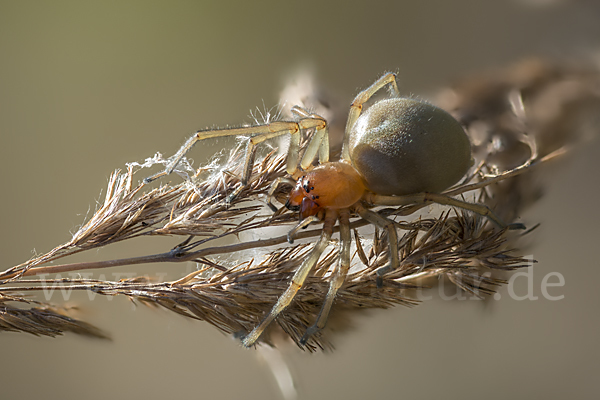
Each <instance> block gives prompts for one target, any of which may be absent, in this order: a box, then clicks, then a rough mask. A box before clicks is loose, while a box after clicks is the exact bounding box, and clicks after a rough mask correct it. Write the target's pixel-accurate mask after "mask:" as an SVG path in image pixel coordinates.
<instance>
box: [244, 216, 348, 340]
mask: <svg viewBox="0 0 600 400" xmlns="http://www.w3.org/2000/svg"><path fill="white" fill-rule="evenodd" d="M336 220H337V212H336V211H335V210H327V212H326V214H325V220H324V222H323V232H322V233H321V237H320V238H319V241H318V242H317V244H316V245H315V247H314V248H313V250H312V251H311V253H310V255H309V256H308V257H307V258H306V259H305V260H304V262H303V263H302V265H300V268H298V270H297V271H296V273H295V274H294V276H293V277H292V280H291V282H290V284H289V286H288V288H287V289H286V290H285V292H283V294H282V295H281V296H280V297H279V299H278V300H277V302H276V303H275V305H274V306H273V308H272V309H271V311H270V312H269V313H268V314H267V316H266V317H265V318H264V319H263V320H262V321H261V323H260V324H259V325H258V326H257V327H256V328H254V329H253V330H252V332H250V333H249V334H248V335H247V336H246V337H244V338H243V339H242V344H243V345H244V346H245V347H250V346H252V345H254V343H256V341H257V340H258V338H259V337H260V335H261V334H262V333H263V332H264V331H265V329H266V328H267V327H268V326H269V324H270V323H271V322H272V321H273V320H274V319H275V318H277V316H278V315H279V314H281V312H282V311H283V310H285V309H286V307H287V306H289V305H290V303H291V302H292V300H294V297H295V296H296V293H298V291H299V290H300V289H301V288H302V285H304V282H305V281H306V278H307V277H308V274H309V273H310V271H312V269H313V268H314V267H315V265H316V264H317V262H318V261H319V258H320V257H321V254H323V251H325V248H326V247H327V245H328V244H329V241H330V240H331V235H332V233H333V226H334V225H335V222H336Z"/></svg>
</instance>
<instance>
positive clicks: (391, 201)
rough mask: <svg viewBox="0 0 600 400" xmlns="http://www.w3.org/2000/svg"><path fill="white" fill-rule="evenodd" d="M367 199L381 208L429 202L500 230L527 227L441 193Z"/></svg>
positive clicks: (376, 195)
mask: <svg viewBox="0 0 600 400" xmlns="http://www.w3.org/2000/svg"><path fill="white" fill-rule="evenodd" d="M366 197H367V198H365V200H366V201H367V202H368V203H371V204H376V205H380V206H402V205H409V204H423V203H427V202H430V201H431V202H434V203H438V204H443V205H448V206H453V207H458V208H462V209H464V210H468V211H472V212H474V213H476V214H479V215H482V216H484V217H487V218H488V219H490V220H491V221H492V222H494V223H495V224H496V225H498V226H499V227H500V228H503V229H504V228H508V229H525V225H523V224H520V223H513V224H508V225H507V224H505V223H504V222H503V221H502V220H501V219H500V217H498V216H497V215H496V214H495V213H494V212H493V211H492V209H491V208H489V207H488V206H486V205H485V204H480V203H469V202H467V201H463V200H458V199H455V198H454V197H450V196H447V195H445V194H439V193H426V192H423V193H416V194H409V195H404V196H384V195H378V194H375V193H369V194H368V195H367V196H366Z"/></svg>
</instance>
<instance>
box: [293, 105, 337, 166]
mask: <svg viewBox="0 0 600 400" xmlns="http://www.w3.org/2000/svg"><path fill="white" fill-rule="evenodd" d="M292 113H294V114H295V115H297V116H299V117H301V118H313V119H323V117H321V116H319V115H317V114H314V113H310V112H309V111H308V110H306V109H305V108H302V107H300V106H294V107H292ZM317 151H318V152H319V163H320V164H323V163H326V162H328V161H329V132H328V128H327V126H325V127H324V128H323V129H317V130H316V131H315V133H314V134H313V136H312V138H311V139H310V143H309V144H308V146H307V147H306V150H305V151H304V156H303V157H302V161H301V162H300V168H302V169H303V170H306V169H307V168H308V167H309V166H310V165H311V164H312V162H313V161H314V160H315V158H316V156H317Z"/></svg>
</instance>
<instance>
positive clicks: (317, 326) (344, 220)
mask: <svg viewBox="0 0 600 400" xmlns="http://www.w3.org/2000/svg"><path fill="white" fill-rule="evenodd" d="M338 213H339V216H338V218H339V221H340V239H341V242H342V247H341V249H340V261H339V263H338V265H337V266H336V268H335V270H334V271H333V276H332V278H331V279H330V281H329V290H328V291H327V296H326V297H325V301H324V302H323V306H321V311H319V315H318V316H317V320H316V321H315V323H314V324H313V325H312V326H310V327H309V328H308V329H307V330H306V332H305V333H304V335H303V336H302V338H301V339H300V344H301V345H305V344H306V342H307V341H308V339H309V338H310V337H311V336H312V335H314V334H315V333H317V332H319V331H320V330H321V329H323V328H324V327H325V324H326V323H327V317H328V316H329V312H330V311H331V307H332V306H333V301H334V300H335V296H336V294H337V292H338V290H339V289H340V288H341V287H342V285H343V284H344V281H345V280H346V276H347V275H348V270H349V269H350V245H351V244H352V238H351V236H350V213H349V211H348V209H341V210H339V211H338Z"/></svg>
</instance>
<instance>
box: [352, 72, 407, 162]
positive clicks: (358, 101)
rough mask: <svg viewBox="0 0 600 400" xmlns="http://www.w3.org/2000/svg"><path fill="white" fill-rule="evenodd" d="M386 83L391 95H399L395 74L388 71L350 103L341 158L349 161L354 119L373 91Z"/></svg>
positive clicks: (378, 89) (381, 87)
mask: <svg viewBox="0 0 600 400" xmlns="http://www.w3.org/2000/svg"><path fill="white" fill-rule="evenodd" d="M386 85H390V88H391V93H392V95H393V96H399V95H400V92H399V91H398V85H397V84H396V74H394V73H393V72H388V73H386V74H385V75H383V76H382V77H381V78H379V79H377V80H376V81H375V82H374V83H373V84H372V85H371V86H369V87H368V88H366V89H365V90H363V91H362V92H360V93H359V94H357V95H356V97H355V98H354V101H353V102H352V104H351V105H350V112H349V113H348V121H347V122H346V132H345V134H344V146H343V147H342V159H343V160H345V161H350V153H349V149H348V147H349V146H348V144H349V141H350V131H351V130H352V127H353V126H354V124H355V123H356V120H357V119H358V117H359V116H360V113H361V112H362V109H363V104H365V103H366V102H367V101H369V99H370V98H371V97H373V95H374V94H375V93H377V92H378V91H380V90H381V89H383V88H384V87H385V86H386Z"/></svg>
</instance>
